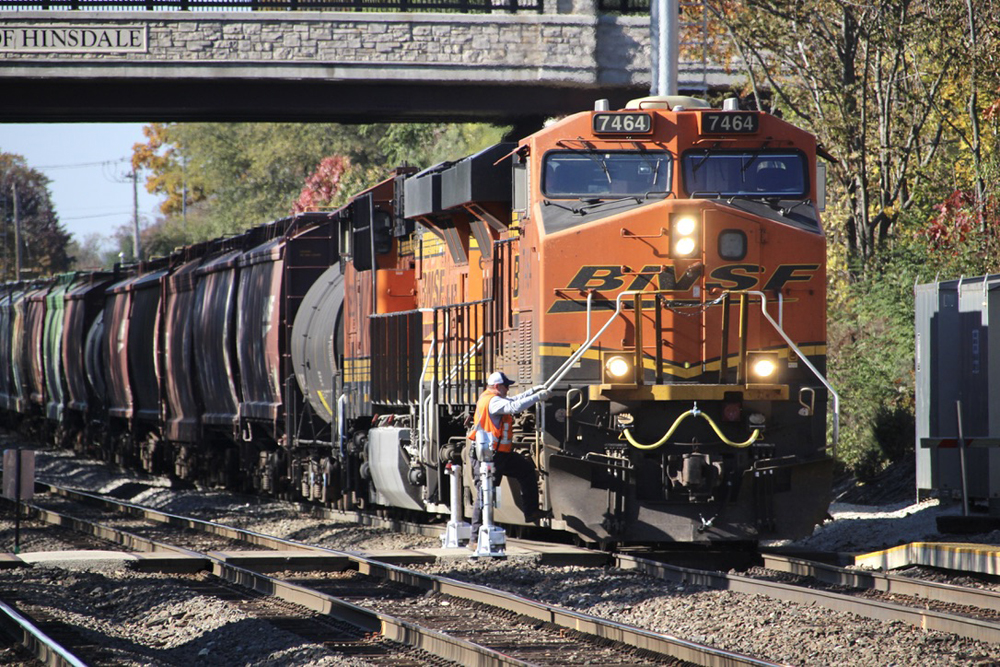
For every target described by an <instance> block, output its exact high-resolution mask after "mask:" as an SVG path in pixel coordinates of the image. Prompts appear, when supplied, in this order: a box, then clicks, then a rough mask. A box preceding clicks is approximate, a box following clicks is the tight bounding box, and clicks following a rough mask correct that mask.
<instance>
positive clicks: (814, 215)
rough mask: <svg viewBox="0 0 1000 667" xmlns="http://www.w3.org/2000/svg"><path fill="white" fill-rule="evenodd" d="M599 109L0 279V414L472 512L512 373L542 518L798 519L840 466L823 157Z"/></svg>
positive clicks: (677, 532) (183, 464)
mask: <svg viewBox="0 0 1000 667" xmlns="http://www.w3.org/2000/svg"><path fill="white" fill-rule="evenodd" d="M607 106H608V105H607V104H606V103H605V102H604V101H599V102H598V103H597V104H596V105H595V110H593V111H586V112H582V113H578V114H575V115H571V116H568V117H566V118H563V119H561V120H558V121H556V122H553V123H551V124H550V125H548V126H546V127H545V128H544V129H542V130H539V131H538V132H536V133H534V134H532V135H530V136H528V137H526V138H524V139H522V140H521V141H519V142H516V143H515V142H511V143H501V144H499V145H496V146H493V147H490V148H487V149H485V150H482V151H480V152H478V153H476V154H474V155H470V156H468V157H465V158H463V159H460V160H457V161H455V162H446V163H442V164H438V165H435V166H433V167H430V168H428V169H424V170H423V171H419V172H418V171H416V170H414V169H396V170H395V171H394V172H392V173H391V174H390V175H389V176H388V177H387V178H386V179H385V180H384V181H382V182H380V183H378V184H376V185H374V186H372V187H371V188H369V189H367V190H365V191H363V192H360V193H358V194H356V195H355V196H353V197H351V198H350V200H349V202H348V203H347V204H346V205H345V206H343V207H341V208H339V209H337V210H334V211H328V212H310V213H304V214H300V215H295V216H292V217H288V218H286V219H282V220H278V221H275V222H272V223H269V224H266V225H262V226H259V227H256V228H254V229H251V230H249V231H247V232H246V233H244V234H242V235H239V236H235V237H230V238H226V239H220V240H217V241H213V242H208V243H202V244H198V245H193V246H190V247H186V248H183V249H181V250H178V251H177V252H175V253H174V254H172V255H170V256H168V257H163V258H160V259H155V260H152V261H146V262H141V263H139V264H135V265H130V266H118V267H116V268H115V270H114V271H108V272H82V273H71V274H66V275H61V276H58V277H56V278H52V279H47V280H39V281H30V282H19V283H14V284H7V285H4V286H2V287H0V410H2V411H3V415H4V419H5V420H6V421H7V422H8V423H11V424H13V425H15V426H17V427H19V428H22V429H36V430H38V431H40V432H43V433H45V434H46V435H47V437H52V438H54V439H56V440H57V441H58V442H60V443H64V444H67V445H70V446H72V447H74V448H76V449H77V450H78V451H80V452H89V453H94V452H97V453H99V454H101V455H102V456H104V457H105V458H106V459H108V460H112V461H115V462H117V463H120V464H122V465H129V466H136V467H141V468H142V469H145V470H147V471H150V472H154V473H168V474H170V475H172V476H174V477H176V478H178V479H180V480H189V481H191V482H197V483H201V484H216V485H224V486H226V487H229V488H234V489H242V490H247V491H254V492H259V493H265V494H272V495H274V496H278V497H286V498H295V499H305V500H308V501H315V502H318V503H323V504H326V505H329V506H335V507H341V508H366V509H372V510H381V511H389V510H393V511H396V512H398V513H400V514H403V515H420V516H424V517H427V516H428V515H437V516H439V517H442V518H446V517H447V515H448V513H449V505H450V504H451V503H452V501H453V500H454V501H456V502H460V503H461V504H462V506H463V507H464V511H465V513H466V516H468V514H469V513H470V511H471V506H472V502H473V498H472V491H471V490H472V489H473V488H474V486H473V481H472V477H471V470H470V466H469V465H467V464H468V455H469V452H468V443H469V441H468V439H467V434H468V430H469V423H470V420H471V415H472V413H473V410H474V407H475V404H476V401H477V398H478V397H479V395H480V393H481V392H482V390H483V387H484V383H485V378H486V376H487V375H488V374H489V373H490V372H491V371H494V370H500V371H503V372H504V373H506V374H507V375H508V376H509V377H511V378H513V379H514V380H515V381H516V382H518V383H519V385H520V386H521V388H522V389H523V388H527V387H529V386H534V385H544V386H545V387H547V388H549V389H550V390H552V392H553V394H552V397H551V398H549V399H548V400H547V401H545V402H543V403H539V404H538V405H537V406H535V407H534V408H533V409H532V410H531V411H529V412H527V413H524V414H521V415H518V417H517V419H516V421H515V424H514V440H515V447H516V451H518V452H520V454H521V455H523V456H526V457H529V458H530V459H531V460H532V461H533V462H534V464H535V467H536V469H537V470H538V475H539V477H538V483H539V488H540V495H541V503H542V509H543V510H544V513H545V516H544V517H543V518H542V519H541V520H540V524H541V526H542V527H544V528H548V529H552V530H557V531H566V532H568V533H572V534H574V535H575V536H576V537H577V538H578V539H579V540H580V541H582V542H586V543H597V544H602V545H608V544H640V543H641V544H662V543H712V542H726V541H730V542H732V541H754V540H759V539H771V538H787V537H794V536H799V535H802V534H806V533H808V532H810V531H811V530H812V528H813V526H814V525H815V524H817V523H818V522H820V521H821V520H822V518H823V517H824V516H825V514H826V511H827V506H828V503H829V496H830V488H831V475H832V466H833V457H832V455H831V454H832V444H828V438H827V403H828V400H829V399H830V398H835V395H834V394H831V393H830V392H832V389H831V388H830V387H829V384H828V383H827V382H826V380H825V379H824V377H823V373H824V372H825V349H826V348H825V340H826V333H825V321H826V315H825V307H826V306H825V302H826V275H825V266H826V245H825V238H824V233H823V228H822V225H821V221H820V210H821V208H822V201H823V198H824V189H823V188H824V186H823V179H822V177H821V176H822V165H821V164H818V162H817V156H818V155H819V156H823V151H822V148H821V147H819V146H818V145H817V143H816V140H815V138H814V137H813V136H812V135H810V134H809V133H807V132H804V131H802V130H800V129H798V128H796V127H794V126H792V125H790V124H788V123H786V122H784V121H783V120H781V119H780V118H778V117H776V116H773V115H770V114H767V113H764V112H760V111H747V110H740V109H739V108H738V107H737V106H736V105H734V104H732V103H728V102H727V104H726V105H725V106H724V107H723V108H722V109H717V108H711V107H710V106H709V105H708V104H706V103H705V102H703V101H701V100H697V99H694V98H688V97H655V98H643V99H639V100H635V101H633V102H632V103H630V104H629V105H628V106H627V107H626V108H625V109H621V110H609V109H608V108H607ZM514 391H515V392H517V391H518V388H517V387H515V388H514ZM834 405H835V406H836V402H834ZM834 417H836V415H834ZM835 429H836V423H835V420H834V430H835ZM462 463H465V464H466V465H463V466H462V470H463V475H464V485H462V486H459V487H457V488H459V489H464V490H460V491H459V492H458V493H459V495H461V498H455V499H453V498H452V497H451V496H452V494H453V493H454V492H453V491H452V487H451V484H450V483H449V482H450V480H449V475H450V474H451V471H452V468H453V467H454V466H457V465H458V464H462ZM516 484H517V482H516V481H510V480H505V481H504V482H503V485H502V487H501V489H500V492H499V494H498V495H499V500H498V506H497V508H496V510H495V514H494V516H495V519H496V520H497V521H498V522H499V523H501V524H505V525H507V526H509V527H517V526H524V525H526V524H525V520H524V516H523V514H522V512H521V510H520V509H519V508H518V507H517V502H518V500H517V499H519V497H520V496H519V494H518V493H514V491H516V490H517V489H516ZM512 486H513V487H514V488H512ZM518 530H519V529H518Z"/></svg>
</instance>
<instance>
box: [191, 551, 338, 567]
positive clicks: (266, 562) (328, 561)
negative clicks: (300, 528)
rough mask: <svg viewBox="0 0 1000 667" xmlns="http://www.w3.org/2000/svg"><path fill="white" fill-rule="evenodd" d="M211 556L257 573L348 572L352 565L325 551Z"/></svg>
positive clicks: (238, 552)
mask: <svg viewBox="0 0 1000 667" xmlns="http://www.w3.org/2000/svg"><path fill="white" fill-rule="evenodd" d="M208 555H209V556H212V557H213V558H218V559H219V560H221V561H222V562H224V563H227V564H229V565H235V566H237V567H245V568H247V569H248V570H255V571H257V572H280V571H282V570H294V571H302V572H305V571H310V570H346V569H347V568H348V567H349V566H350V563H351V559H350V558H348V557H347V556H340V555H337V554H330V553H326V552H323V551H303V550H301V549H290V550H287V551H209V552H208Z"/></svg>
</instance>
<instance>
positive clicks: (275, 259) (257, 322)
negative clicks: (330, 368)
mask: <svg viewBox="0 0 1000 667" xmlns="http://www.w3.org/2000/svg"><path fill="white" fill-rule="evenodd" d="M284 248H285V244H284V239H276V240H274V241H270V242H268V243H265V244H263V245H261V246H258V247H257V248H254V249H253V250H250V251H248V252H247V253H246V254H244V255H243V257H241V258H240V286H239V291H238V296H237V303H238V304H239V308H238V311H237V312H238V324H237V327H238V328H237V333H236V338H237V340H238V341H239V344H238V346H237V348H236V356H237V358H238V359H239V365H240V384H241V387H240V388H241V390H242V395H243V402H242V403H241V404H240V417H243V418H246V419H254V420H263V421H275V420H277V419H278V416H279V414H280V413H281V342H282V341H281V323H282V315H283V314H282V312H281V304H282V300H281V278H282V268H283V258H284Z"/></svg>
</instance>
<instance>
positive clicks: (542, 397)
mask: <svg viewBox="0 0 1000 667" xmlns="http://www.w3.org/2000/svg"><path fill="white" fill-rule="evenodd" d="M550 396H552V390H551V389H542V390H541V391H540V392H538V400H539V401H547V400H549V397H550Z"/></svg>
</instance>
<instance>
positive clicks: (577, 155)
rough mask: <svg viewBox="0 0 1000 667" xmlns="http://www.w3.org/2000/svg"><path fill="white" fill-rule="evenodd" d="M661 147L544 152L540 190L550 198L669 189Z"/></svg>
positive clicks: (639, 193) (666, 160) (667, 166)
mask: <svg viewBox="0 0 1000 667" xmlns="http://www.w3.org/2000/svg"><path fill="white" fill-rule="evenodd" d="M670 162H671V161H670V154H669V153H666V152H662V151H656V152H653V151H649V152H643V151H586V150H579V151H565V152H564V151H557V152H552V153H549V154H547V155H546V156H545V165H544V169H543V175H542V191H543V192H544V193H545V196H547V197H552V198H554V199H576V198H582V199H600V198H604V197H633V196H640V197H642V196H645V195H646V194H648V193H663V192H666V191H669V190H670Z"/></svg>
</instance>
